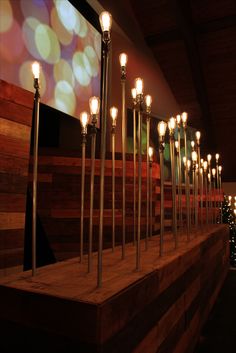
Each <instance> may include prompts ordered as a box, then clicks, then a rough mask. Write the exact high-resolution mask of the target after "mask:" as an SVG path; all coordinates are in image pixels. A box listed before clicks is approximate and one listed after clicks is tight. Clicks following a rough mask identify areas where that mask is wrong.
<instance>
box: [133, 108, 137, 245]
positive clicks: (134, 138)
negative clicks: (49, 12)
mask: <svg viewBox="0 0 236 353" xmlns="http://www.w3.org/2000/svg"><path fill="white" fill-rule="evenodd" d="M133 149H134V154H133V158H134V181H133V184H134V191H133V192H134V205H133V207H134V209H133V212H134V221H133V222H134V239H133V241H134V244H135V242H136V217H137V215H136V110H135V108H134V109H133Z"/></svg>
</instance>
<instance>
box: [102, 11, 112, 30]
mask: <svg viewBox="0 0 236 353" xmlns="http://www.w3.org/2000/svg"><path fill="white" fill-rule="evenodd" d="M99 21H100V25H101V28H102V31H103V32H110V29H111V24H112V16H111V14H110V13H109V12H107V11H103V12H102V13H101V14H100V16H99Z"/></svg>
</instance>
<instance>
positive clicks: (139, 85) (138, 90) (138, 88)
mask: <svg viewBox="0 0 236 353" xmlns="http://www.w3.org/2000/svg"><path fill="white" fill-rule="evenodd" d="M135 88H136V93H137V95H139V94H142V93H143V80H142V79H141V78H140V77H138V78H136V79H135Z"/></svg>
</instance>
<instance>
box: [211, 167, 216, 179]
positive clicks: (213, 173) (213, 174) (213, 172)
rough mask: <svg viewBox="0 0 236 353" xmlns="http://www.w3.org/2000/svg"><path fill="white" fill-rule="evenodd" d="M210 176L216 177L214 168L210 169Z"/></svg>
mask: <svg viewBox="0 0 236 353" xmlns="http://www.w3.org/2000/svg"><path fill="white" fill-rule="evenodd" d="M211 172H212V176H213V178H214V177H215V176H216V170H215V168H212V171H211Z"/></svg>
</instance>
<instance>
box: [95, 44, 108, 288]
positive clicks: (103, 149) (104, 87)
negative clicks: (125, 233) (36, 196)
mask: <svg viewBox="0 0 236 353" xmlns="http://www.w3.org/2000/svg"><path fill="white" fill-rule="evenodd" d="M103 45H104V47H103V68H104V70H103V79H102V98H103V99H102V109H101V117H102V127H101V130H102V131H101V158H100V163H101V171H100V200H99V204H100V213H99V238H98V271H97V286H98V287H99V288H100V287H101V286H102V247H103V213H104V171H105V157H106V125H107V94H108V91H107V89H108V59H109V56H108V53H109V50H108V49H109V42H108V41H107V42H106V41H105V42H103Z"/></svg>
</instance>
